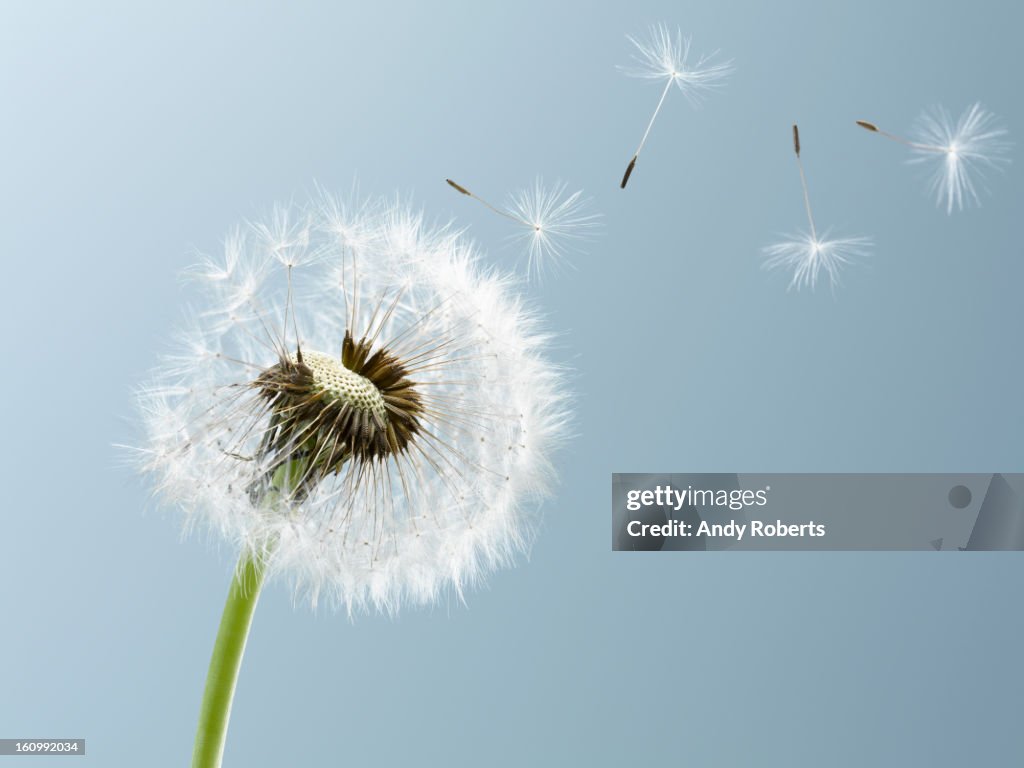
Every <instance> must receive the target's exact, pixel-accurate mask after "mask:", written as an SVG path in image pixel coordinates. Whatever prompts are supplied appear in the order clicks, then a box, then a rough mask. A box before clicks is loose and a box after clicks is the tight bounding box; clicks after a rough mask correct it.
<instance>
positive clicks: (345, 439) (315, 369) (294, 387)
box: [252, 332, 424, 496]
mask: <svg viewBox="0 0 1024 768" xmlns="http://www.w3.org/2000/svg"><path fill="white" fill-rule="evenodd" d="M252 386H253V387H255V388H256V389H258V390H259V392H260V395H261V396H262V399H263V401H264V402H265V405H266V409H267V411H268V416H269V427H268V428H267V429H266V431H265V432H264V437H263V440H262V443H261V446H260V456H259V458H260V460H261V461H266V462H267V466H268V478H270V479H272V477H273V474H274V473H275V472H276V471H277V469H278V468H280V467H282V466H284V465H286V464H290V465H292V466H293V467H295V466H297V467H299V468H300V469H301V478H300V480H299V482H298V483H296V484H294V487H293V488H292V489H291V490H292V491H293V492H295V493H297V494H298V495H299V496H303V495H305V494H307V493H309V492H310V491H311V490H312V488H313V487H314V486H316V485H317V484H318V483H319V482H320V481H321V480H323V479H324V478H326V477H328V476H329V475H332V474H338V473H339V472H341V470H342V468H343V467H344V465H345V463H346V462H348V461H350V460H351V461H355V462H357V463H362V464H368V463H380V462H382V461H384V460H386V459H388V458H389V457H391V456H394V455H399V454H402V453H404V452H405V451H406V450H407V449H408V447H409V444H410V443H411V442H412V441H413V440H414V439H415V437H416V435H417V434H419V433H420V431H421V425H420V418H421V416H422V415H423V412H424V404H423V399H422V397H421V396H420V394H419V392H417V390H416V385H415V383H414V382H413V381H412V380H411V379H410V378H409V369H408V368H407V366H406V365H405V364H404V363H403V362H402V361H401V360H400V359H399V358H398V357H397V356H395V355H394V354H392V353H391V352H389V351H388V350H387V349H378V350H376V351H374V350H373V346H372V342H371V341H370V340H367V339H366V338H362V339H360V340H359V341H356V340H355V339H354V338H353V337H352V335H351V333H349V332H346V333H345V340H344V344H343V345H342V352H341V357H340V358H337V357H334V356H332V355H329V354H325V353H323V352H316V351H310V350H302V349H301V348H300V349H298V350H296V352H295V353H294V354H293V355H289V356H287V357H282V358H281V360H280V361H279V362H278V363H276V364H274V365H272V366H271V367H269V368H267V369H266V370H265V371H263V372H262V373H261V374H260V375H259V376H258V377H257V378H256V380H255V381H254V382H253V384H252Z"/></svg>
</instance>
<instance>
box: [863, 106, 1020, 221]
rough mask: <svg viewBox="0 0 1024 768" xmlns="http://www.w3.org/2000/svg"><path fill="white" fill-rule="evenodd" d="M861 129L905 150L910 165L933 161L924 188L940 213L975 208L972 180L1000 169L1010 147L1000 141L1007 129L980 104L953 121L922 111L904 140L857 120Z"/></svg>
mask: <svg viewBox="0 0 1024 768" xmlns="http://www.w3.org/2000/svg"><path fill="white" fill-rule="evenodd" d="M857 125H859V126H860V127H861V128H863V129H865V130H867V131H870V132H871V133H877V134H878V135H879V136H884V137H885V138H887V139H890V140H892V141H895V142H898V143H900V144H903V145H904V146H907V147H910V149H911V150H912V151H913V152H914V155H915V156H914V157H913V158H911V160H910V162H911V163H929V162H937V164H938V167H936V168H935V169H934V171H933V173H932V176H931V178H930V179H929V190H930V192H931V194H932V195H934V196H935V204H936V205H937V206H939V207H940V208H941V207H943V206H945V208H946V214H947V215H949V214H952V213H953V208H954V207H955V208H957V209H958V210H961V211H962V210H963V209H964V207H965V205H976V206H980V205H981V199H980V197H979V195H978V190H977V187H976V186H975V185H976V182H975V179H974V178H972V176H974V177H977V179H978V180H983V179H984V176H985V171H986V170H988V169H993V168H995V169H1001V168H1002V167H1003V166H1005V165H1006V164H1008V163H1009V162H1010V160H1009V158H1007V157H1005V156H1004V155H1005V154H1006V153H1007V152H1008V151H1009V149H1010V146H1011V144H1010V143H1009V142H1008V141H1006V140H1005V138H1004V137H1005V136H1006V135H1007V133H1008V131H1007V130H1006V128H1004V127H1002V126H1001V125H1000V124H999V123H998V120H997V118H996V117H995V116H994V115H993V114H992V113H991V112H988V111H987V110H984V109H982V107H981V104H977V103H976V104H974V105H972V106H971V107H970V108H969V109H967V111H966V112H964V113H963V114H962V115H961V116H960V119H959V120H956V121H955V122H954V120H953V118H952V116H951V115H950V114H949V113H948V112H947V111H946V110H945V109H944V108H943V107H941V106H940V107H935V108H933V109H931V110H928V111H926V112H924V113H923V114H922V115H921V116H920V117H919V118H918V119H917V123H916V124H915V126H914V129H913V130H912V133H911V136H912V138H910V139H906V138H903V137H902V136H897V135H895V134H892V133H888V132H887V131H883V130H882V129H880V128H879V127H878V126H877V125H875V124H874V123H871V122H868V121H867V120H857Z"/></svg>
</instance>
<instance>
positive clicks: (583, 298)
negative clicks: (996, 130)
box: [0, 0, 1024, 766]
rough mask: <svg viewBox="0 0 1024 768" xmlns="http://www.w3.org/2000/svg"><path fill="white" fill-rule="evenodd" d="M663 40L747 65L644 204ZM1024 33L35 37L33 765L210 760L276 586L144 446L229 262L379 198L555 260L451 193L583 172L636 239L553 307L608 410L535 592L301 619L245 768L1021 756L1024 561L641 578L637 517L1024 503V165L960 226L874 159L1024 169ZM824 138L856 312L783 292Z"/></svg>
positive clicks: (29, 181)
mask: <svg viewBox="0 0 1024 768" xmlns="http://www.w3.org/2000/svg"><path fill="white" fill-rule="evenodd" d="M658 21H665V22H667V23H669V24H671V25H673V26H674V25H679V26H681V27H682V28H683V30H684V31H686V32H688V33H691V34H692V35H693V37H694V45H695V47H696V48H697V49H699V50H704V51H709V50H713V49H715V48H720V49H721V51H722V54H723V56H724V57H731V58H733V59H734V60H735V65H736V73H735V75H734V76H733V78H732V79H731V80H730V82H729V83H728V86H727V87H726V88H725V89H724V90H723V91H721V92H720V93H718V94H715V95H713V96H712V97H711V98H709V99H708V101H707V103H706V105H705V106H704V107H703V108H702V109H700V110H694V109H692V108H691V107H690V106H689V105H688V104H686V102H685V101H684V100H683V99H682V98H679V94H678V93H674V94H671V95H670V97H669V100H668V102H667V103H666V106H665V109H664V111H663V113H662V116H661V118H660V121H659V123H658V124H657V125H656V126H655V128H654V131H653V132H652V134H651V138H650V141H649V143H648V146H647V149H646V150H645V154H644V155H643V157H642V158H641V162H640V164H639V165H638V166H637V169H636V172H635V174H634V175H633V179H632V181H631V183H630V188H629V189H628V191H626V192H622V191H620V190H619V189H618V181H619V178H620V175H621V173H622V170H623V168H624V166H625V163H626V161H627V160H628V159H629V157H630V155H631V153H632V151H633V149H634V148H635V146H636V143H637V141H638V140H639V137H640V134H641V133H642V130H643V127H644V125H645V123H646V120H647V118H648V116H649V114H650V111H651V110H652V109H653V107H654V104H655V102H656V101H657V98H658V95H659V86H658V85H657V84H654V83H649V82H644V81H639V80H631V79H627V78H625V77H623V76H622V75H621V74H620V73H619V72H617V71H616V69H615V65H617V64H624V63H627V62H628V60H629V54H630V48H629V44H628V43H627V41H626V38H625V35H626V34H627V33H631V34H643V33H644V31H645V29H646V27H647V26H648V25H649V24H650V23H653V22H658ZM1021 24H1022V15H1021V13H1020V12H1019V10H1018V9H1016V8H1015V7H1013V6H1011V5H1010V4H1009V3H1004V2H988V3H980V4H973V5H969V4H966V3H962V2H958V3H951V2H935V3H924V2H869V1H867V0H861V1H860V2H856V3H854V2H849V3H842V4H839V3H813V2H786V3H772V4H770V5H769V4H768V3H755V2H742V3H741V2H714V3H712V2H703V3H695V2H671V3H670V2H663V3H659V2H643V1H634V2H629V3H625V2H620V3H608V4H601V5H598V4H594V3H582V2H578V3H565V4H558V5H557V6H554V7H552V6H551V5H549V4H548V3H543V2H507V3H503V4H501V5H500V6H497V5H494V6H485V5H483V4H481V3H469V2H466V3H460V4H455V3H447V4H426V3H424V4H415V3H373V4H371V3H358V4H355V3H348V4H340V3H326V2H322V3H291V4H285V3H279V4H272V3H244V4H243V3H221V4H209V3H199V2H174V3H164V4H162V5H158V4H134V3H121V4H113V3H78V2H69V3H64V4H54V3H28V2H23V3H5V4H4V6H3V8H2V9H0V253H2V257H3V296H4V307H3V313H4V316H5V317H6V318H7V320H6V334H5V343H4V350H5V353H4V375H3V376H2V378H0V403H3V406H2V408H3V421H2V424H3V432H4V437H5V439H4V440H3V443H2V447H0V451H2V453H3V459H2V461H0V478H2V481H3V485H2V487H3V488H4V490H5V494H4V501H3V518H2V528H0V531H2V534H0V605H2V614H0V616H2V618H0V670H2V673H0V736H3V737H85V738H86V739H87V740H88V749H89V755H88V756H87V757H86V758H84V759H82V760H81V764H83V765H85V764H90V765H97V766H136V765H153V766H181V765H185V764H187V762H188V759H189V754H190V750H191V743H192V738H193V730H194V727H195V720H196V714H197V710H198V703H199V696H200V692H201V687H202V683H203V678H204V675H205V671H206V665H207V661H208V658H209V653H210V649H211V646H212V642H213V637H214V632H215V630H216V625H217V621H218V619H219V614H220V610H221V606H222V600H223V597H224V594H225V591H226V588H227V583H228V579H229V575H230V571H231V568H232V566H233V557H234V553H233V552H231V551H229V549H228V548H227V547H225V546H223V545H217V544H215V543H210V542H207V541H204V540H202V538H201V537H200V538H192V539H188V540H185V541H182V537H181V533H180V525H179V521H178V519H177V518H176V516H174V515H173V514H167V513H165V512H164V511H163V510H161V508H160V507H159V505H157V504H155V503H153V502H152V501H151V500H150V499H149V498H148V496H147V492H146V490H145V488H144V487H143V486H142V485H141V484H140V482H139V481H138V480H136V479H135V478H133V477H132V475H131V473H130V472H129V471H128V470H126V469H124V468H121V467H119V466H118V461H119V457H118V454H117V452H116V451H115V450H114V449H113V448H112V447H111V445H112V444H113V443H117V442H130V441H131V440H132V439H134V437H135V435H136V434H137V433H136V432H135V430H134V427H133V424H132V421H131V419H132V405H131V392H132V389H133V387H134V386H136V385H137V384H139V383H140V381H141V380H142V379H143V377H144V375H145V372H146V371H147V369H148V368H149V367H150V366H151V365H152V364H153V363H154V361H155V359H156V355H157V354H158V352H159V351H160V350H161V349H162V348H163V345H164V343H165V341H166V340H167V339H168V337H169V335H170V333H171V331H172V329H173V327H174V326H175V324H176V323H177V322H178V319H179V318H180V313H181V309H182V306H183V304H184V302H185V301H186V299H187V298H188V291H187V289H186V288H184V287H183V286H182V285H181V283H180V281H179V280H178V275H179V274H180V272H181V270H182V269H183V268H184V267H185V266H186V265H188V264H189V263H190V262H191V261H192V259H193V256H192V255H191V253H190V249H191V248H193V247H195V248H199V249H201V250H215V249H216V248H217V246H218V243H219V240H220V238H221V236H222V235H223V234H224V233H225V232H226V231H227V230H228V228H229V227H230V226H232V225H233V224H234V223H235V222H236V221H238V220H239V219H240V218H242V217H250V216H256V215H259V214H260V213H261V212H263V211H266V210H267V209H268V208H269V207H270V206H271V205H272V204H273V203H274V202H275V201H281V200H286V199H289V198H292V197H294V198H296V199H301V198H302V197H303V196H304V195H305V194H306V193H307V192H308V190H310V189H311V188H312V187H313V185H314V183H319V184H322V185H324V186H326V187H328V188H331V189H338V190H347V189H349V188H350V187H351V185H352V183H353V180H354V179H355V178H358V180H359V182H360V185H361V188H362V189H363V191H365V192H367V193H372V194H390V193H392V192H394V191H396V190H397V191H401V192H403V193H407V194H409V195H411V196H412V197H413V198H414V200H415V201H416V202H417V203H418V204H420V205H422V206H423V207H425V208H426V209H427V210H428V211H429V212H430V214H431V215H433V216H436V217H438V218H439V219H442V220H446V219H448V218H450V217H457V220H458V222H459V223H460V224H462V225H465V226H468V227H470V231H471V234H472V235H473V236H474V237H475V238H477V239H478V240H479V241H480V242H481V243H483V244H485V245H486V246H487V247H488V249H489V251H490V254H491V257H492V258H493V259H494V261H495V262H497V263H499V264H501V265H503V266H509V267H511V266H514V265H515V264H516V261H517V257H518V251H517V250H516V249H515V248H514V247H511V246H509V245H508V243H507V242H506V241H505V236H506V235H507V233H508V229H507V227H506V224H507V222H505V221H504V220H502V219H500V218H499V217H495V216H492V215H491V214H489V213H488V212H487V211H485V210H484V209H483V208H480V207H478V206H475V205H474V204H473V203H472V202H471V201H469V200H467V199H465V198H462V197H460V196H458V195H456V194H455V193H453V192H452V190H451V189H449V188H448V187H446V186H445V184H444V178H445V177H448V176H450V177H453V178H456V179H458V180H460V181H462V182H463V183H464V184H467V185H469V186H471V187H472V188H473V189H474V190H476V191H478V192H479V193H480V194H483V195H485V196H492V197H495V198H498V199H500V198H501V197H502V196H503V195H504V194H505V193H506V192H508V191H512V190H515V189H518V188H520V187H523V186H525V185H527V184H529V183H531V182H532V180H533V178H534V176H535V175H537V174H541V175H543V176H544V177H545V178H548V179H555V178H561V179H563V180H566V181H568V182H569V183H570V184H571V185H573V187H574V188H584V189H586V190H587V192H588V193H589V194H590V195H592V196H593V199H594V200H593V206H594V209H595V210H598V211H601V212H602V213H603V214H604V224H605V226H604V234H603V236H602V237H601V239H600V240H598V241H596V242H595V243H594V244H593V246H592V247H591V249H590V252H589V255H587V256H586V257H580V258H578V259H577V260H576V266H577V270H576V271H575V272H571V273H569V274H567V275H565V276H563V277H561V278H556V279H551V280H548V281H546V282H545V283H543V284H542V285H540V286H533V287H531V288H530V289H529V290H530V292H531V294H532V295H533V297H534V298H535V299H536V301H537V302H538V303H539V304H540V305H542V306H543V307H544V309H545V310H546V311H547V312H548V315H549V319H550V327H551V328H552V329H555V330H557V331H559V332H560V334H561V335H560V342H559V347H558V348H557V350H556V351H555V356H556V357H557V359H558V360H559V361H561V362H564V363H566V364H568V365H570V366H572V368H573V369H574V371H575V373H574V375H573V382H572V385H573V388H574V390H575V392H577V394H578V409H577V421H576V431H577V437H576V439H575V440H574V441H573V442H572V444H571V448H570V449H569V450H567V451H566V452H565V453H564V454H563V455H562V456H561V461H560V469H561V476H562V484H561V490H560V492H559V495H558V497H557V499H555V500H554V501H552V502H551V503H549V504H548V505H547V506H546V509H545V521H546V522H545V525H544V528H543V530H542V531H541V534H540V537H539V539H538V541H537V543H536V546H535V547H534V549H533V552H532V555H531V557H530V559H529V561H528V562H524V563H523V564H522V565H521V566H520V567H518V568H516V569H514V570H510V571H506V572H502V573H500V574H498V575H497V576H496V577H494V578H492V579H491V580H490V582H489V586H488V588H487V589H486V590H483V591H479V592H476V593H474V594H472V595H471V596H470V598H469V605H468V607H464V606H462V605H459V604H456V603H452V604H446V605H441V606H438V607H437V608H435V609H434V610H428V611H418V612H416V611H410V612H406V613H403V614H402V615H401V616H400V617H399V618H398V619H397V620H393V621H392V620H388V619H382V618H375V617H370V618H361V619H359V620H358V621H357V622H356V623H355V624H351V623H349V622H348V621H347V620H346V619H345V618H344V617H343V616H338V615H334V614H332V613H330V612H320V613H319V614H314V613H313V612H312V611H311V610H310V609H309V608H308V607H307V606H305V605H298V606H293V604H292V601H291V597H290V595H289V593H288V591H287V589H286V588H285V587H283V586H282V585H272V586H270V587H269V588H268V590H267V591H266V593H265V595H264V599H263V601H262V603H261V605H260V607H259V611H258V613H257V617H256V622H255V626H254V631H253V635H252V637H251V641H250V644H249V649H248V654H247V657H246V660H245V665H244V668H243V672H242V678H241V682H240V685H239V689H238V695H237V699H236V705H235V709H234V714H233V720H232V725H231V731H230V734H229V742H228V749H227V753H226V764H227V765H235V766H241V765H296V764H301V765H372V766H384V765H451V766H477V765H494V766H522V765H567V764H581V765H595V766H604V765H609V766H610V765H679V764H688V765H759V766H760V765H764V766H819V765H832V766H864V765H894V766H895V765H900V766H902V765H930V766H941V765H965V764H975V765H1010V764H1015V763H1019V762H1020V761H1021V760H1022V758H1024V748H1022V746H1021V741H1020V736H1019V731H1020V719H1021V712H1022V708H1024V692H1022V686H1024V661H1022V655H1021V653H1020V647H1021V640H1022V633H1024V621H1022V618H1021V617H1022V615H1024V609H1022V608H1021V600H1020V596H1021V586H1022V585H1024V562H1022V559H1021V556H1020V555H1019V554H978V555H971V556H944V555H935V554H932V553H928V554H920V555H919V554H884V553H882V554H855V553H849V554H789V553H776V554H763V555H759V554H753V553H747V554H739V555H737V554H729V553H724V554H720V555H710V556H694V555H671V556H658V555H646V556H630V555H627V554H613V553H612V552H611V551H610V540H609V514H610V511H609V505H610V502H609V495H610V487H609V486H610V473H611V472H612V471H619V472H628V471H638V472H643V471H676V472H682V471H686V472H694V471H722V472H733V471H740V472H744V471H746V472H751V471H787V470H791V471H825V470H828V471H901V470H907V471H915V472H922V471H964V472H985V471H995V470H1004V471H1021V469H1022V466H1021V458H1020V457H1021V455H1022V450H1021V444H1020V441H1021V434H1022V425H1024V419H1022V417H1024V404H1022V400H1021V396H1020V389H1021V378H1022V372H1024V367H1022V358H1021V353H1020V347H1019V329H1020V327H1021V322H1022V320H1024V304H1022V303H1021V301H1020V293H1021V290H1020V289H1021V285H1022V282H1024V261H1022V259H1021V256H1022V253H1021V250H1022V246H1021V238H1020V211H1021V204H1022V202H1024V187H1022V183H1021V178H1022V177H1021V170H1022V168H1021V163H1019V162H1018V163H1017V164H1016V165H1014V166H1011V167H1010V169H1009V170H1008V172H1007V173H1006V174H1004V175H1002V176H997V177H993V178H992V179H991V183H990V185H989V186H990V188H991V193H992V194H991V195H990V196H988V197H986V198H985V204H984V207H983V208H981V209H978V210H970V211H967V212H964V213H962V214H955V215H953V216H951V217H949V216H946V215H945V213H944V212H943V211H940V210H937V209H936V208H935V206H934V205H933V203H932V201H931V200H929V199H928V198H927V197H926V195H925V193H924V191H923V186H924V185H923V181H922V179H921V177H920V175H919V172H918V171H917V170H915V169H913V168H910V167H907V166H905V165H903V160H904V159H905V157H906V154H905V152H904V151H903V149H902V148H900V147H898V146H896V145H894V144H890V143H887V142H884V141H882V140H881V139H879V138H878V137H874V136H871V135H869V134H867V133H865V132H863V131H860V130H859V129H857V128H856V127H855V126H854V125H853V121H854V120H855V119H857V118H866V119H871V120H875V121H877V122H879V123H880V124H884V125H885V126H888V127H891V128H892V129H893V130H902V129H905V128H906V127H908V126H909V125H910V124H911V123H912V121H913V119H914V118H915V117H916V116H917V115H918V113H919V112H920V111H921V110H922V109H923V108H924V107H927V106H929V105H932V104H937V103H941V104H944V105H946V106H947V107H948V108H950V109H951V110H954V111H957V112H959V111H960V110H962V109H964V108H965V107H966V106H967V105H969V104H970V103H972V102H974V101H976V100H980V101H981V102H982V103H983V104H984V105H985V106H987V107H988V108H989V109H991V110H992V111H994V112H995V113H996V114H998V115H1000V116H1001V117H1002V118H1003V120H1004V121H1005V122H1006V124H1007V125H1008V126H1009V127H1010V128H1011V131H1012V132H1013V133H1014V135H1015V137H1020V136H1021V135H1024V107H1022V103H1021V96H1020V94H1021V64H1020V54H1019V43H1020V40H1019V38H1020V35H1019V31H1020V28H1021ZM793 121H799V123H800V126H801V130H802V137H803V148H804V158H805V162H806V167H807V172H808V176H809V180H810V184H811V192H812V195H813V198H814V204H815V208H816V212H817V215H818V217H819V219H820V221H821V223H822V224H833V225H835V226H836V227H837V228H840V229H842V230H843V231H844V232H845V233H848V234H863V235H870V236H872V237H874V239H875V241H876V243H877V247H876V249H875V252H874V255H873V257H872V258H871V259H870V260H869V261H868V262H867V263H866V264H864V265H862V266H861V267H859V268H856V269H851V270H849V271H848V272H847V274H846V279H845V284H844V285H843V287H842V288H841V289H840V290H838V291H837V292H836V295H835V296H832V295H831V294H830V293H829V292H828V291H827V290H819V291H818V292H817V293H814V294H807V293H803V294H796V293H787V292H786V290H785V287H786V278H785V277H784V276H783V275H780V274H771V273H764V272H762V271H761V270H760V268H759V261H760V257H759V249H760V248H761V247H762V246H764V245H766V244H768V243H769V242H771V241H772V240H774V239H775V237H776V236H777V234H778V233H780V232H786V231H790V230H792V229H794V228H796V227H799V226H801V225H802V223H803V220H802V217H803V210H802V206H801V201H800V197H799V195H800V191H799V182H798V177H797V175H796V168H795V166H794V163H793V158H792V153H791V150H790V137H789V131H790V124H791V123H792V122H793ZM144 755H145V756H144ZM9 759H11V760H14V758H9ZM51 761H52V759H50V758H41V759H39V763H41V764H46V763H48V762H51ZM75 764H76V765H78V764H79V763H75Z"/></svg>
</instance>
